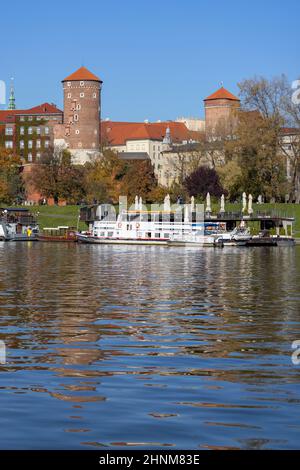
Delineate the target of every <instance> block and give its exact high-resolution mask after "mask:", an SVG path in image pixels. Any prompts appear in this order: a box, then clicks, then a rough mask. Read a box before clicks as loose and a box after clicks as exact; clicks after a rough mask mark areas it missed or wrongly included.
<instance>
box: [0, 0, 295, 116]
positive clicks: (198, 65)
mask: <svg viewBox="0 0 300 470" xmlns="http://www.w3.org/2000/svg"><path fill="white" fill-rule="evenodd" d="M0 18H1V38H2V39H1V46H2V47H1V55H0V79H2V80H5V81H9V77H10V76H14V77H15V88H16V99H17V105H18V107H19V108H24V107H29V106H34V105H36V104H39V103H41V102H45V101H48V102H54V103H56V104H57V105H59V106H62V90H61V83H60V80H61V79H63V78H64V77H65V76H67V75H69V74H70V73H71V72H73V71H75V70H76V69H77V68H78V67H80V66H81V65H85V66H86V67H87V68H89V69H90V70H91V71H92V72H94V73H95V74H97V75H99V76H100V77H101V78H102V80H103V82H104V84H103V92H102V117H103V118H106V117H110V118H111V119H113V120H128V121H134V120H144V119H149V120H151V121H152V120H157V119H162V120H163V119H174V118H176V117H178V116H202V115H203V104H202V100H203V98H204V97H205V96H207V95H208V94H210V93H212V92H213V91H215V90H216V89H217V88H218V87H219V83H220V82H221V81H223V82H224V86H225V87H226V88H228V89H229V90H230V91H232V92H233V93H237V92H238V87H237V83H238V82H239V81H241V80H243V79H244V78H249V77H253V76H254V75H264V76H266V77H272V76H274V75H279V74H281V73H285V74H286V75H287V76H288V77H289V79H290V80H291V81H292V80H295V79H297V78H299V76H300V64H299V54H300V38H299V36H300V2H299V0H285V1H279V0H273V1H271V0H260V1H258V0H243V1H242V0H239V1H237V0H227V1H225V0H224V1H221V0H210V1H209V0H181V1H179V0H173V1H171V0H161V1H158V0H152V1H144V0H127V1H126V0H123V1H121V0H114V1H113V2H108V1H107V0H105V1H103V0H84V1H81V2H79V1H78V0H76V1H75V0H74V2H72V1H70V0H60V1H57V0H51V1H50V2H41V1H35V0H27V1H26V2H25V1H19V0H14V2H8V1H5V2H1V10H0Z"/></svg>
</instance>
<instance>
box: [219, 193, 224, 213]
mask: <svg viewBox="0 0 300 470" xmlns="http://www.w3.org/2000/svg"><path fill="white" fill-rule="evenodd" d="M220 212H225V196H224V194H222V196H221V209H220Z"/></svg>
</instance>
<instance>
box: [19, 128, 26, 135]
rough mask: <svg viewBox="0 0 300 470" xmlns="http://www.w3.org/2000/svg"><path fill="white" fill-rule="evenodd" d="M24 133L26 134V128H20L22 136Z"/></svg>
mask: <svg viewBox="0 0 300 470" xmlns="http://www.w3.org/2000/svg"><path fill="white" fill-rule="evenodd" d="M24 132H25V131H24V127H23V126H22V127H20V134H21V135H24Z"/></svg>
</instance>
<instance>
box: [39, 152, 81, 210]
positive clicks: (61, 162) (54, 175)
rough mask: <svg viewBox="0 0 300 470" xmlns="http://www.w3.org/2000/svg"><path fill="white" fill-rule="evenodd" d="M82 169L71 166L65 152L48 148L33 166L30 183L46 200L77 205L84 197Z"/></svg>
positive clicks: (68, 154)
mask: <svg viewBox="0 0 300 470" xmlns="http://www.w3.org/2000/svg"><path fill="white" fill-rule="evenodd" d="M83 171H84V169H83V167H81V166H78V165H74V164H72V159H71V154H70V152H68V151H67V150H59V149H53V148H50V149H48V150H47V151H45V152H44V153H43V155H42V156H41V159H40V161H39V163H36V164H35V165H33V168H32V171H31V175H30V182H31V183H32V184H33V186H34V187H35V189H36V190H37V191H39V192H40V193H41V195H42V196H44V197H46V198H53V199H54V202H55V204H57V203H58V201H59V199H63V200H65V201H67V202H68V203H73V204H74V203H77V202H78V201H80V200H81V199H82V198H83V197H84V188H83V177H84V175H83Z"/></svg>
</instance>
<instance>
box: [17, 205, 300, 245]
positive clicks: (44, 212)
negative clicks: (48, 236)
mask: <svg viewBox="0 0 300 470" xmlns="http://www.w3.org/2000/svg"><path fill="white" fill-rule="evenodd" d="M212 206H213V211H218V209H219V207H218V205H217V204H213V205H212ZM23 207H24V206H23ZM253 208H254V211H255V212H256V211H261V212H263V211H268V210H273V211H274V210H275V211H276V212H278V213H279V214H281V215H288V216H292V217H295V219H296V221H295V225H294V233H295V235H296V236H297V237H299V238H300V204H261V205H257V204H254V206H253ZM28 209H29V210H30V211H32V212H33V213H35V214H38V215H37V220H38V223H39V225H40V227H41V228H44V227H57V226H58V225H68V226H73V227H76V226H77V222H78V215H79V209H80V207H79V206H30V207H28ZM225 209H226V211H231V212H238V211H239V210H240V209H241V205H240V204H226V205H225ZM79 229H80V230H85V229H86V225H85V224H84V223H82V222H80V223H79Z"/></svg>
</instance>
